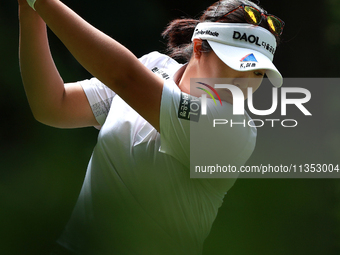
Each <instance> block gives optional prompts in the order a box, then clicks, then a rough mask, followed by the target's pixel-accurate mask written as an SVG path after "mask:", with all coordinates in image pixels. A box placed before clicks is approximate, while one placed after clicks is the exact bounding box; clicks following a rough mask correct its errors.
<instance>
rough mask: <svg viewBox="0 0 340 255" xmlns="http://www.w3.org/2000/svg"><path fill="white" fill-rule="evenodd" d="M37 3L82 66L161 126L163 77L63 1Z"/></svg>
mask: <svg viewBox="0 0 340 255" xmlns="http://www.w3.org/2000/svg"><path fill="white" fill-rule="evenodd" d="M34 7H35V9H36V11H37V12H38V14H39V15H40V16H41V17H42V19H43V20H44V21H45V23H46V24H47V25H48V26H49V27H50V29H51V30H52V31H53V32H54V33H55V34H56V35H57V36H58V37H59V39H60V40H61V41H62V42H63V43H64V45H65V46H66V47H67V48H68V50H69V51H70V52H71V53H72V54H73V56H74V57H75V58H76V59H77V60H78V61H79V63H80V64H81V65H82V66H84V67H85V68H86V69H87V70H88V71H89V72H90V73H91V74H92V75H93V76H95V77H97V78H98V79H99V80H101V81H102V82H103V83H104V84H106V85H107V86H108V87H110V88H111V89H112V90H113V91H115V92H116V93H117V94H118V95H119V96H120V97H122V98H123V99H124V100H125V101H126V102H127V103H128V104H129V105H130V106H131V107H132V108H134V109H135V110H136V111H137V112H139V114H141V115H142V116H143V117H144V118H145V119H146V120H147V121H149V123H150V124H152V125H153V126H154V127H155V128H156V129H157V130H159V112H160V101H161V94H162V88H163V81H162V79H160V78H159V77H158V76H156V75H155V74H153V73H152V72H151V71H150V70H148V69H147V68H146V67H144V66H143V65H142V64H141V63H140V62H139V61H138V59H137V58H136V57H135V56H134V55H133V54H132V53H131V52H130V51H129V50H128V49H126V48H125V47H124V46H122V45H121V44H119V43H118V42H116V41H115V40H113V39H112V38H110V37H109V36H107V35H105V34H104V33H102V32H101V31H99V30H98V29H96V28H94V27H93V26H91V25H90V24H88V23H87V22H86V21H84V20H83V19H82V18H81V17H79V16H78V15H77V14H76V13H75V12H73V11H72V10H71V9H69V8H68V7H67V6H66V5H64V4H63V3H62V2H60V1H58V0H37V1H36V3H35V6H34ZM112 29H113V30H114V27H113V28H112Z"/></svg>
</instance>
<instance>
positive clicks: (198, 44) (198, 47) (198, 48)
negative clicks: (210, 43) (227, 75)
mask: <svg viewBox="0 0 340 255" xmlns="http://www.w3.org/2000/svg"><path fill="white" fill-rule="evenodd" d="M201 56H202V40H201V39H197V38H196V39H194V57H195V58H200V57H201Z"/></svg>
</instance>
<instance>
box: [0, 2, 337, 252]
mask: <svg viewBox="0 0 340 255" xmlns="http://www.w3.org/2000/svg"><path fill="white" fill-rule="evenodd" d="M64 2H65V3H66V4H68V5H69V6H70V7H71V8H73V9H74V10H75V11H76V12H78V13H79V14H80V15H81V16H82V17H84V18H85V19H86V20H88V21H89V22H90V23H92V24H93V25H95V26H96V27H97V28H99V29H100V30H102V31H104V32H105V33H107V34H109V35H110V36H112V37H114V38H115V39H117V40H118V41H119V42H121V43H122V44H124V45H125V46H127V47H128V48H129V49H131V50H132V52H134V53H135V54H136V55H137V56H142V55H143V54H145V53H148V52H150V51H153V50H160V51H161V50H164V48H165V45H164V40H163V39H162V38H161V37H160V33H161V32H162V30H163V29H164V27H165V26H166V24H167V23H168V22H169V21H171V20H172V19H174V18H177V17H180V16H190V17H195V16H197V15H199V14H200V12H201V11H202V10H204V9H205V8H206V7H207V6H209V5H210V4H211V3H212V2H210V1H206V0H204V1H203V0H202V1H201V0H200V1H177V0H173V1H169V0H165V1H155V0H145V1H134V0H133V1H130V2H129V3H127V2H125V1H119V2H118V1H115V2H113V1H96V2H93V1H90V0H83V1H71V0H65V1H64ZM261 5H263V6H264V7H265V9H267V10H268V12H269V13H273V14H275V15H277V16H279V17H280V18H282V19H283V20H284V21H285V22H286V27H285V30H284V36H283V43H282V45H281V46H280V48H279V49H278V51H277V54H276V57H275V64H276V65H277V67H278V68H279V70H280V71H281V72H282V74H283V76H284V77H338V76H339V64H338V59H340V52H339V47H340V33H339V32H340V3H339V1H337V0H328V1H309V2H306V1H300V0H294V1H293V0H289V1H269V0H263V1H261ZM0 36H1V39H0V57H1V59H0V106H1V126H0V129H1V132H0V205H1V207H0V251H1V254H13V255H14V254H48V251H49V249H50V247H51V245H52V244H53V242H54V240H55V239H56V238H57V237H58V235H59V234H60V232H61V230H62V228H63V226H64V224H65V223H66V221H67V219H68V217H69V215H70V213H71V211H72V208H73V205H74V203H75V201H76V199H77V195H78V193H79V191H80V188H81V185H82V180H83V177H84V174H85V170H86V165H87V162H88V159H89V157H90V155H91V152H92V148H93V146H94V145H95V143H96V135H97V131H96V130H95V129H93V128H86V129H79V130H59V129H55V128H51V127H48V126H44V125H42V124H40V123H38V122H36V121H35V120H34V118H33V116H32V114H31V112H30V110H29V105H28V103H27V99H26V97H25V92H24V89H23V86H22V83H21V79H20V71H19V65H18V21H17V4H16V1H15V0H13V1H2V3H1V5H0ZM50 43H51V48H52V54H53V56H54V58H55V62H56V64H57V66H58V68H59V71H60V73H61V74H62V77H63V78H64V80H65V82H71V81H76V80H82V79H86V78H89V77H91V76H90V74H88V73H87V72H86V71H85V70H84V69H83V68H82V67H80V66H79V64H78V63H77V62H76V61H75V60H74V58H73V57H72V56H71V55H70V54H69V53H68V52H67V50H66V49H65V47H64V46H63V45H62V44H61V43H60V42H59V41H58V39H57V38H56V37H55V36H54V35H53V34H51V33H50ZM261 89H263V91H264V92H263V93H265V90H266V88H261ZM267 89H268V88H267ZM310 89H311V90H313V91H315V93H314V92H313V93H312V95H313V98H312V100H316V102H317V107H316V108H315V109H314V108H313V110H314V111H313V113H314V112H315V114H316V116H317V118H314V119H313V121H311V122H310V123H309V125H310V128H309V129H305V128H304V129H299V128H297V129H295V130H294V132H293V131H291V130H289V131H286V130H284V129H270V128H267V129H261V130H259V136H258V143H257V148H256V151H255V152H254V154H253V156H252V158H251V159H250V161H249V162H248V164H249V165H256V164H261V163H271V164H273V165H274V164H284V163H286V164H288V163H289V164H290V163H294V162H298V163H319V162H313V160H315V161H321V162H322V163H324V162H326V163H330V162H332V163H333V162H334V163H340V162H339V155H340V146H339V144H340V132H339V123H340V119H339V116H340V115H339V114H338V112H339V109H340V103H339V100H338V95H340V87H327V86H320V87H313V88H310ZM339 197H340V184H339V181H338V180H336V179H319V180H317V179H313V180H310V179H283V180H282V179H280V180H273V179H239V180H238V181H237V182H236V184H235V186H234V187H233V188H232V189H231V190H230V192H228V195H227V196H226V198H225V203H224V204H223V206H222V207H221V209H220V213H219V215H218V217H217V219H216V222H215V224H214V226H213V228H212V231H211V235H210V236H209V238H208V239H207V241H206V244H205V249H204V254H232V255H243V254H261V255H266V254H268V255H271V254H299V255H303V254H306V255H307V254H308V255H313V254H315V255H316V254H329V255H332V254H334V255H335V254H340V247H339V237H340V236H339V234H340V229H339V224H340V201H339Z"/></svg>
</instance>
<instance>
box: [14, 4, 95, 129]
mask: <svg viewBox="0 0 340 255" xmlns="http://www.w3.org/2000/svg"><path fill="white" fill-rule="evenodd" d="M19 20H20V48H19V56H20V68H21V75H22V80H23V83H24V87H25V91H26V94H27V98H28V101H29V104H30V107H31V109H32V112H33V114H34V116H35V118H36V119H37V120H39V121H40V122H42V123H44V124H47V125H51V126H55V127H62V128H65V127H68V128H70V127H83V126H91V125H98V123H97V121H96V119H95V117H94V116H93V114H92V111H91V108H90V106H89V103H88V101H87V98H86V96H85V93H84V91H83V90H82V88H81V87H80V85H72V86H68V87H66V88H65V87H64V82H63V80H62V78H61V77H60V75H59V73H58V70H57V68H56V66H55V64H54V61H53V59H52V56H51V53H50V49H49V45H48V39H47V32H46V24H45V22H44V21H43V20H42V19H41V17H40V16H39V15H38V14H37V12H35V11H34V10H33V9H32V8H31V7H30V6H29V5H28V4H27V2H26V0H19Z"/></svg>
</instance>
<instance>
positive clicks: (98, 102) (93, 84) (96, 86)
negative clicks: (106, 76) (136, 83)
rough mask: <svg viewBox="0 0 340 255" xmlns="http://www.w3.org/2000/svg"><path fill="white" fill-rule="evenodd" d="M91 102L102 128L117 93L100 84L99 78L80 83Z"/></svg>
mask: <svg viewBox="0 0 340 255" xmlns="http://www.w3.org/2000/svg"><path fill="white" fill-rule="evenodd" d="M78 83H79V84H80V85H81V86H82V88H83V90H84V92H85V94H86V97H87V99H88V101H89V104H90V106H91V109H92V112H93V115H94V116H95V118H96V120H97V121H98V123H99V124H100V126H102V125H103V124H104V123H105V120H106V117H107V115H108V113H109V111H110V108H111V103H112V100H113V98H114V97H115V95H116V93H115V92H113V91H112V90H111V89H110V88H109V87H107V86H106V85H104V84H103V83H102V82H100V81H99V80H98V79H97V78H92V79H90V80H84V81H80V82H78Z"/></svg>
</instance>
